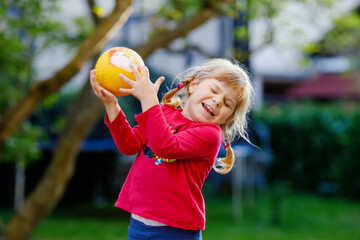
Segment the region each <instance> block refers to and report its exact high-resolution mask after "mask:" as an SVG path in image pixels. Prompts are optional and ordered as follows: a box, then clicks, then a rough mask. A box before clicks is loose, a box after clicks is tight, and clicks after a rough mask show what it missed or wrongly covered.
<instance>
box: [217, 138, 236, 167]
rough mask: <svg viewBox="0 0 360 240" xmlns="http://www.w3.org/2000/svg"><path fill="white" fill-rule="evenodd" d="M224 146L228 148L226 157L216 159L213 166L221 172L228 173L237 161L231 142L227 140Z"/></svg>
mask: <svg viewBox="0 0 360 240" xmlns="http://www.w3.org/2000/svg"><path fill="white" fill-rule="evenodd" d="M224 147H225V150H226V156H225V158H218V159H216V162H215V164H214V166H213V169H214V170H215V171H216V172H217V173H220V174H227V173H228V172H230V170H231V169H232V167H233V166H234V162H235V155H234V152H233V150H232V148H231V146H230V143H229V142H227V143H226V144H225V145H224Z"/></svg>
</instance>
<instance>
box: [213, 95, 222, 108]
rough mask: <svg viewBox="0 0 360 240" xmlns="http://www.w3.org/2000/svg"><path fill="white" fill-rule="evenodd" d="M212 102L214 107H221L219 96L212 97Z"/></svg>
mask: <svg viewBox="0 0 360 240" xmlns="http://www.w3.org/2000/svg"><path fill="white" fill-rule="evenodd" d="M213 102H214V103H215V105H216V106H217V107H221V105H222V97H221V96H219V95H217V96H214V97H213Z"/></svg>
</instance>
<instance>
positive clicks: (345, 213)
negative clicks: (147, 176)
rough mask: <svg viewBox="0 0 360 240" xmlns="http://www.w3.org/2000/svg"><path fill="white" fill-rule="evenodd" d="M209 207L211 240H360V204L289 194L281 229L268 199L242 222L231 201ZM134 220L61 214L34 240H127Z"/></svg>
mask: <svg viewBox="0 0 360 240" xmlns="http://www.w3.org/2000/svg"><path fill="white" fill-rule="evenodd" d="M206 203H207V226H206V230H205V231H203V238H204V239H205V240H211V239H214V240H215V239H216V240H220V239H229V240H237V239H239V240H242V239H244V240H245V239H246V240H265V239H266V240H269V239H276V240H333V239H334V240H335V239H336V240H345V239H346V240H360V203H359V202H350V201H346V200H340V199H324V198H319V197H314V196H308V195H298V194H291V195H290V194H289V195H288V196H287V197H286V198H284V199H283V202H282V205H281V212H282V214H281V222H280V223H279V224H277V225H275V224H272V223H271V219H272V208H271V204H270V200H269V198H268V197H267V196H264V197H261V198H260V200H257V201H256V202H255V206H253V207H246V208H244V211H243V217H242V220H240V221H237V222H236V221H234V220H233V217H232V212H231V210H232V205H231V199H230V198H226V197H224V198H221V199H220V198H217V199H209V200H207V202H206ZM1 216H2V217H3V214H1ZM128 216H129V215H128V214H124V213H123V212H122V211H120V210H117V209H112V208H105V209H103V210H100V209H95V210H94V209H93V208H92V209H90V210H89V208H88V207H78V208H76V209H71V210H69V209H63V210H57V211H55V212H54V213H53V214H52V215H51V216H49V217H48V218H47V219H45V220H44V221H43V222H42V223H41V224H40V225H39V226H38V228H37V229H36V231H35V232H34V234H33V237H32V238H31V239H39V240H52V239H62V240H75V239H76V240H93V239H94V240H95V239H96V240H98V239H102V240H111V239H127V227H128V224H129V219H128Z"/></svg>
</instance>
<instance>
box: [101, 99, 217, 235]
mask: <svg viewBox="0 0 360 240" xmlns="http://www.w3.org/2000/svg"><path fill="white" fill-rule="evenodd" d="M181 111H182V110H181V109H176V108H172V107H169V106H166V105H156V106H154V107H152V108H150V109H148V110H147V111H146V112H144V113H141V114H138V115H136V116H135V120H136V122H137V124H138V125H136V126H134V127H133V128H131V126H130V125H129V123H128V122H127V120H126V117H125V115H124V113H123V112H122V111H121V112H120V113H119V115H118V116H117V117H116V118H115V119H114V121H112V122H109V120H108V118H107V117H105V124H106V125H107V126H108V128H109V130H110V132H111V135H112V137H113V139H114V141H115V143H116V145H117V147H118V149H119V150H120V151H121V152H122V153H123V154H128V155H132V154H138V155H137V157H136V159H135V161H134V163H133V165H132V167H131V169H130V172H129V174H128V176H127V178H126V180H125V183H124V185H123V187H122V189H121V191H120V194H119V197H118V199H117V201H116V203H115V207H118V208H121V209H124V210H125V211H128V212H130V213H133V214H136V215H139V216H141V217H144V218H147V219H151V220H154V221H158V222H161V223H164V224H166V225H169V226H173V227H178V228H182V229H191V230H203V229H205V204H204V199H203V196H202V193H201V188H202V186H203V183H204V180H205V178H206V177H207V176H208V174H209V172H210V170H211V168H212V165H213V164H214V161H215V158H216V156H217V154H218V151H219V148H220V146H221V142H222V134H221V129H220V127H219V126H217V125H215V124H212V123H196V122H193V121H191V120H189V119H187V118H185V117H184V116H183V115H182V114H181ZM169 125H171V126H169ZM147 147H148V148H150V149H151V150H152V152H153V153H154V155H156V156H157V157H159V158H162V159H176V161H175V162H172V163H167V162H165V161H163V162H161V163H160V164H158V162H157V164H156V160H157V159H156V157H148V156H147V155H148V154H147V152H148V151H145V152H144V149H147ZM148 150H149V149H148Z"/></svg>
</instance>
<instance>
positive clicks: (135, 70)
mask: <svg viewBox="0 0 360 240" xmlns="http://www.w3.org/2000/svg"><path fill="white" fill-rule="evenodd" d="M130 68H131V70H132V71H133V73H134V75H135V79H136V81H138V80H142V77H141V75H140V73H139V71H138V70H137V69H136V68H135V66H134V64H130Z"/></svg>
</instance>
